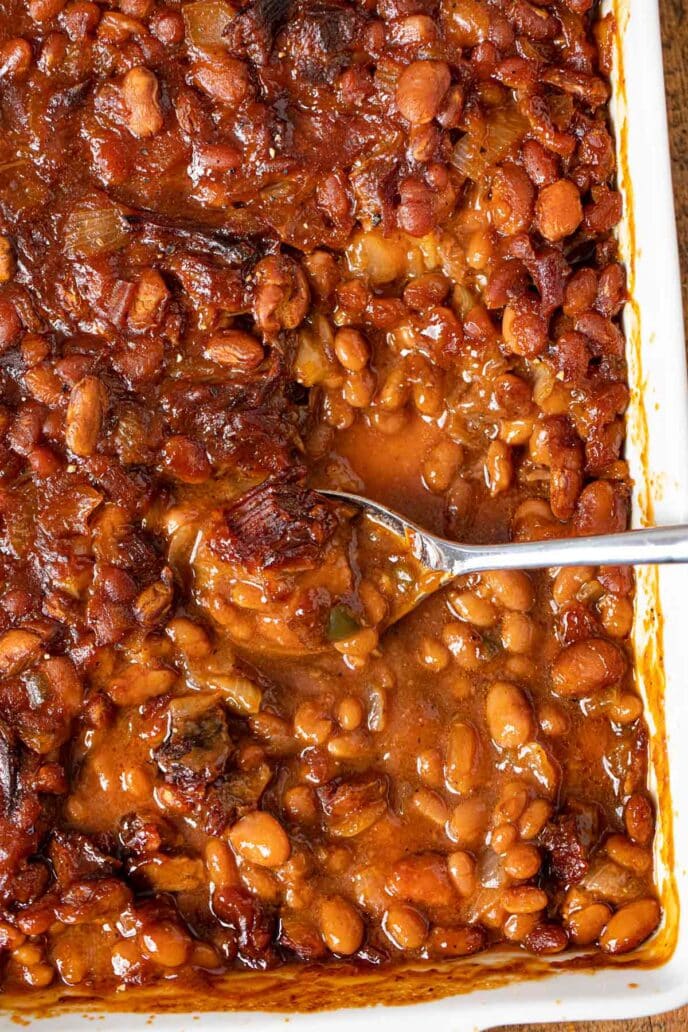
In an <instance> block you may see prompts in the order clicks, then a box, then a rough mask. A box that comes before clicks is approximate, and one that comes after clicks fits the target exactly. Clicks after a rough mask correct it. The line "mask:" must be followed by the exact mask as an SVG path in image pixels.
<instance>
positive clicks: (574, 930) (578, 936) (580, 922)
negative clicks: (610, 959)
mask: <svg viewBox="0 0 688 1032" xmlns="http://www.w3.org/2000/svg"><path fill="white" fill-rule="evenodd" d="M611 916H612V912H611V910H610V909H609V907H608V906H607V905H606V904H605V903H590V904H589V905H588V906H585V907H581V908H580V910H574V911H573V913H572V914H570V916H569V918H568V929H569V934H570V936H571V941H572V942H573V943H575V945H576V946H590V945H592V943H594V942H597V940H598V939H599V937H600V935H601V933H602V929H603V928H604V927H605V926H606V925H607V922H608V921H609V919H610V917H611Z"/></svg>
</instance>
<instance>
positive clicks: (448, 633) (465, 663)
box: [442, 623, 483, 670]
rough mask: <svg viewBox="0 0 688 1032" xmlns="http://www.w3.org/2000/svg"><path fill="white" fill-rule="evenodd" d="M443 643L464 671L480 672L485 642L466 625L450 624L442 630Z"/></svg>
mask: <svg viewBox="0 0 688 1032" xmlns="http://www.w3.org/2000/svg"><path fill="white" fill-rule="evenodd" d="M442 641H443V642H444V644H445V645H446V646H447V648H448V649H449V651H450V652H451V654H452V655H453V657H454V659H455V660H456V662H457V663H458V664H459V666H461V667H463V669H464V670H479V669H480V665H481V663H482V648H481V646H482V643H483V640H482V638H481V636H480V635H479V634H478V632H477V631H474V630H473V629H472V628H471V627H468V626H467V625H466V624H464V623H448V624H445V626H444V627H443V628H442Z"/></svg>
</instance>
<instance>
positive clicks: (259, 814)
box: [229, 810, 291, 867]
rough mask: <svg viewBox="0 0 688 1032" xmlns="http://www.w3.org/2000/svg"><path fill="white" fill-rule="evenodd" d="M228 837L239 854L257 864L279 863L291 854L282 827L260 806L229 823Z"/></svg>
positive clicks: (284, 861) (278, 864) (262, 865)
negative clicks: (230, 825) (230, 824)
mask: <svg viewBox="0 0 688 1032" xmlns="http://www.w3.org/2000/svg"><path fill="white" fill-rule="evenodd" d="M229 841H230V842H231V844H232V846H233V848H234V850H235V852H237V853H238V854H239V856H241V857H243V858H244V859H245V860H249V861H250V862H251V863H252V864H257V865H258V866H259V867H281V865H282V864H284V863H286V862H287V860H288V859H289V856H290V854H291V845H290V842H289V838H288V836H287V833H286V831H285V830H284V828H283V827H282V825H281V824H280V823H279V821H277V820H276V819H275V818H274V817H273V816H272V815H271V814H269V813H266V812H265V811H263V810H254V811H253V812H252V813H248V814H246V815H245V816H244V817H241V818H240V819H239V820H238V821H237V822H236V824H233V825H232V828H231V830H230V832H229Z"/></svg>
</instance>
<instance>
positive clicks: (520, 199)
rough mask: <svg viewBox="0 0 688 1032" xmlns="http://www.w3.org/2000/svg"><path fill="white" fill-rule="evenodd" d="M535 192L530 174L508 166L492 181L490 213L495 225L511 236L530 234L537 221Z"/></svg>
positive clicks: (501, 169) (500, 170)
mask: <svg viewBox="0 0 688 1032" xmlns="http://www.w3.org/2000/svg"><path fill="white" fill-rule="evenodd" d="M534 201H535V190H534V188H533V184H532V182H531V181H530V179H529V178H528V175H527V174H526V172H525V171H524V170H523V169H522V168H520V166H518V165H512V164H507V165H503V166H502V167H501V168H500V169H498V170H497V172H496V174H495V175H494V177H493V179H492V191H491V199H490V211H491V213H492V224H493V226H495V227H496V229H498V230H499V232H500V233H504V234H505V235H508V236H513V235H514V234H515V233H522V232H523V231H524V230H527V229H528V227H529V225H530V222H531V220H532V218H533V204H534Z"/></svg>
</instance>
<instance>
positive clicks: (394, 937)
mask: <svg viewBox="0 0 688 1032" xmlns="http://www.w3.org/2000/svg"><path fill="white" fill-rule="evenodd" d="M382 928H383V931H384V932H385V934H386V935H387V937H388V938H389V939H390V941H391V942H392V943H393V944H394V945H395V946H396V947H397V949H399V950H417V949H419V948H420V947H421V946H422V945H423V943H424V942H425V939H426V937H427V934H428V923H427V921H426V920H425V918H424V917H423V915H422V914H419V913H418V911H417V910H414V908H413V907H409V906H406V905H405V904H403V903H394V904H392V906H390V907H389V909H388V910H387V911H386V913H385V915H384V917H383V919H382Z"/></svg>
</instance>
